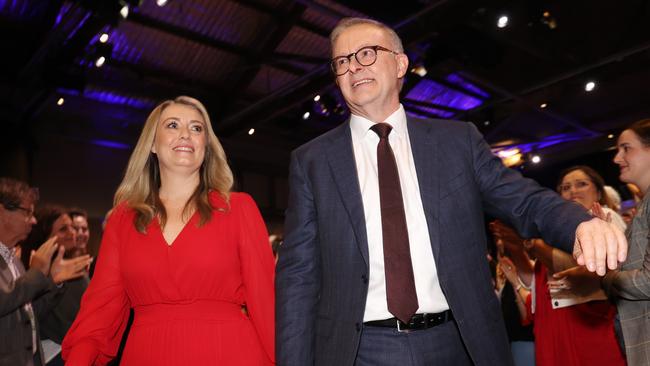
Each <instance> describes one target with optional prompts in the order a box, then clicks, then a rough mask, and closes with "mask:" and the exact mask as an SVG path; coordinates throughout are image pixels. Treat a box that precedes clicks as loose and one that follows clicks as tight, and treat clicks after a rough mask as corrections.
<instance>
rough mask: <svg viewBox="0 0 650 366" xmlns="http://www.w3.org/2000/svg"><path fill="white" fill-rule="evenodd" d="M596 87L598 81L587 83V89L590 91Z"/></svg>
mask: <svg viewBox="0 0 650 366" xmlns="http://www.w3.org/2000/svg"><path fill="white" fill-rule="evenodd" d="M595 88H596V82H594V81H590V82H588V83H587V84H585V91H588V92H590V91H592V90H594V89H595Z"/></svg>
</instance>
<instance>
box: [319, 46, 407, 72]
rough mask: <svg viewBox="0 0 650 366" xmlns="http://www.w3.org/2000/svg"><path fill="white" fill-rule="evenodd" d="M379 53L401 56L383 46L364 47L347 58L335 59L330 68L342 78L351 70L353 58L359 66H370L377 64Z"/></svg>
mask: <svg viewBox="0 0 650 366" xmlns="http://www.w3.org/2000/svg"><path fill="white" fill-rule="evenodd" d="M377 51H384V52H390V53H392V54H393V55H399V53H398V52H395V51H393V50H389V49H388V48H384V47H382V46H367V47H362V48H360V49H359V50H358V51H357V52H353V53H351V54H349V55H347V56H339V57H334V58H333V59H332V61H330V67H331V68H332V71H333V72H334V73H335V74H336V76H341V75H343V74H345V73H346V72H348V71H349V70H350V62H352V56H354V58H355V59H356V60H357V62H358V63H359V65H361V66H370V65H372V64H374V63H375V62H377Z"/></svg>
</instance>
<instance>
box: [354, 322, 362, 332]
mask: <svg viewBox="0 0 650 366" xmlns="http://www.w3.org/2000/svg"><path fill="white" fill-rule="evenodd" d="M354 326H355V327H356V328H357V332H360V331H361V323H356V324H355V325H354Z"/></svg>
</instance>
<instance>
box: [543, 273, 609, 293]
mask: <svg viewBox="0 0 650 366" xmlns="http://www.w3.org/2000/svg"><path fill="white" fill-rule="evenodd" d="M553 278H554V280H549V281H548V288H549V290H551V291H552V290H570V291H571V292H572V293H574V294H576V295H580V296H585V295H589V294H591V293H593V292H594V291H596V290H598V289H599V288H600V276H598V275H597V274H596V273H593V272H589V270H587V268H586V267H584V266H575V267H571V268H569V269H566V270H564V271H561V272H557V273H555V274H553Z"/></svg>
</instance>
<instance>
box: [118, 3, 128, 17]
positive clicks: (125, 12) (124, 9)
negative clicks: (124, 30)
mask: <svg viewBox="0 0 650 366" xmlns="http://www.w3.org/2000/svg"><path fill="white" fill-rule="evenodd" d="M120 15H121V16H122V18H124V19H126V18H127V17H128V16H129V6H128V5H124V6H123V7H122V9H120Z"/></svg>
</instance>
